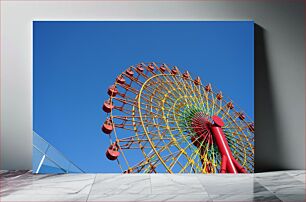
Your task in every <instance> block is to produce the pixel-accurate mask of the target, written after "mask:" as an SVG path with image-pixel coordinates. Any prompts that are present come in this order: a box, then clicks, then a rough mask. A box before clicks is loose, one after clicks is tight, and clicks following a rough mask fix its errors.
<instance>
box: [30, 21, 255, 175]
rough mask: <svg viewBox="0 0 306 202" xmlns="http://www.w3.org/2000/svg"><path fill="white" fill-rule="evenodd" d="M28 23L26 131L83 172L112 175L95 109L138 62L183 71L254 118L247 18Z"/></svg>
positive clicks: (113, 169) (250, 30)
mask: <svg viewBox="0 0 306 202" xmlns="http://www.w3.org/2000/svg"><path fill="white" fill-rule="evenodd" d="M33 25H34V26H33V31H34V38H33V39H34V44H33V47H34V67H33V68H34V71H33V72H34V81H33V82H34V103H33V106H34V125H33V130H34V131H35V132H37V133H38V134H39V135H40V136H42V137H43V138H44V139H45V140H47V141H48V142H49V143H51V144H52V145H53V146H54V147H56V148H57V149H58V150H59V151H61V152H62V153H63V154H64V155H65V156H66V157H67V158H68V159H70V160H71V161H72V162H74V163H75V164H76V165H78V166H79V167H80V168H82V169H83V170H85V171H86V172H120V170H119V168H118V166H117V164H116V163H115V162H110V161H109V160H107V159H106V157H105V150H106V148H107V147H108V145H109V141H108V139H107V138H106V137H105V134H103V133H102V132H101V124H102V123H103V122H104V120H105V113H104V112H103V111H102V110H101V106H102V104H103V102H104V100H105V99H107V98H108V96H107V93H106V91H107V88H108V86H109V85H111V84H112V83H113V82H114V80H115V78H116V77H117V75H118V74H119V73H121V72H122V71H123V70H124V69H125V68H127V67H128V66H130V65H133V64H137V63H139V62H150V61H156V62H164V63H169V64H172V65H176V66H178V67H179V68H180V69H188V70H189V72H191V73H192V74H193V75H199V76H200V77H201V78H202V79H203V80H206V81H209V82H211V83H213V84H215V85H216V86H217V88H218V89H220V90H222V92H223V93H224V94H225V95H227V96H229V97H230V98H231V99H233V100H234V102H235V103H236V104H237V105H239V106H240V107H241V108H242V109H244V110H245V111H246V112H247V114H248V115H249V116H250V117H251V118H253V119H254V40H253V35H254V27H253V21H228V22H217V21H216V22H210V21H207V22H205V21H202V22H112V21H108V22H98V21H96V22H52V21H45V22H43V21H36V22H34V23H33Z"/></svg>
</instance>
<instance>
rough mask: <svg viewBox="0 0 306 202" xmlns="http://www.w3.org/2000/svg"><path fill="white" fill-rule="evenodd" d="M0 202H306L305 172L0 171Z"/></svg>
mask: <svg viewBox="0 0 306 202" xmlns="http://www.w3.org/2000/svg"><path fill="white" fill-rule="evenodd" d="M0 175H1V183H0V197H1V198H0V201H61V202H64V201H97V202H98V201H154V202H155V201H292V202H298V201H305V192H306V191H305V171H297V170H294V171H278V172H269V173H257V174H253V175H252V174H238V175H230V174H217V175H201V174H172V175H171V174H125V175H122V174H63V175H41V174H39V175H33V174H31V173H30V172H27V171H10V172H6V171H1V174H0Z"/></svg>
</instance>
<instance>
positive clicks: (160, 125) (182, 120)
mask: <svg viewBox="0 0 306 202" xmlns="http://www.w3.org/2000/svg"><path fill="white" fill-rule="evenodd" d="M107 93H108V95H109V98H108V99H107V100H106V101H105V102H104V104H103V107H102V108H103V110H104V111H105V112H106V120H105V122H104V123H103V125H102V131H103V132H104V133H105V134H106V136H107V137H108V138H109V141H110V143H109V147H108V148H106V157H107V158H108V159H109V160H111V161H112V162H110V163H117V164H118V166H119V168H120V169H121V171H122V172H123V173H160V172H168V173H252V172H254V123H253V121H252V120H251V119H250V118H249V117H248V116H247V114H246V113H245V112H244V111H243V110H242V109H240V108H239V107H238V106H237V105H236V104H234V103H233V101H232V100H231V99H229V98H227V97H225V96H224V95H223V94H222V92H221V91H219V90H217V89H216V88H215V86H212V85H211V84H210V83H207V82H204V81H201V79H200V77H196V78H194V79H193V78H192V77H191V75H190V74H189V72H188V71H184V72H181V71H180V70H179V68H178V67H176V66H170V65H167V64H162V63H155V62H151V63H140V64H137V65H133V66H130V67H129V68H127V69H126V70H124V71H123V72H122V73H121V74H119V75H118V77H117V78H116V80H115V82H114V84H113V85H111V86H110V87H109V88H108V91H107Z"/></svg>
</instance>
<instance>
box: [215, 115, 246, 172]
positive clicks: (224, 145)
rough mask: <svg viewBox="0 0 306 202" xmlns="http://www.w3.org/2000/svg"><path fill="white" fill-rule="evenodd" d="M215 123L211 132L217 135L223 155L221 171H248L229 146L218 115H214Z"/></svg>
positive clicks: (217, 141)
mask: <svg viewBox="0 0 306 202" xmlns="http://www.w3.org/2000/svg"><path fill="white" fill-rule="evenodd" d="M212 119H213V121H214V124H213V125H212V126H211V132H212V134H213V135H214V137H215V140H216V144H217V146H218V149H219V151H220V153H221V156H222V162H221V171H220V172H221V173H225V172H227V173H238V172H239V173H246V171H245V169H244V168H243V167H242V166H241V165H240V164H239V163H238V161H237V160H236V159H235V158H234V157H233V154H232V152H231V150H230V147H229V146H228V142H227V140H226V137H225V134H224V133H223V130H222V128H221V127H223V126H224V123H223V121H222V119H221V118H220V117H218V116H213V117H212Z"/></svg>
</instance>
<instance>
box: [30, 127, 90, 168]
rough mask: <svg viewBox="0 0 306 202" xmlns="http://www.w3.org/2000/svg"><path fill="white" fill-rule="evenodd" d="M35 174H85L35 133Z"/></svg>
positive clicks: (33, 162)
mask: <svg viewBox="0 0 306 202" xmlns="http://www.w3.org/2000/svg"><path fill="white" fill-rule="evenodd" d="M32 165H33V173H84V171H83V170H82V169H81V168H79V167H78V166H76V165H75V164H74V163H72V162H71V161H70V160H68V159H67V158H66V157H65V156H64V155H63V154H62V153H60V152H59V151H58V150H57V149H55V148H54V147H53V146H52V145H50V144H49V143H48V142H47V141H45V140H44V139H43V138H42V137H40V136H39V135H38V134H37V133H35V132H33V161H32Z"/></svg>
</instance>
